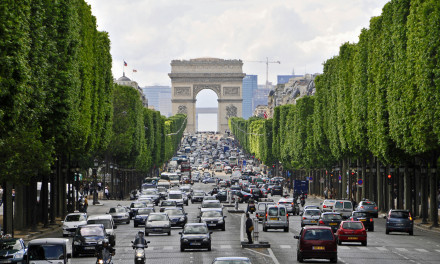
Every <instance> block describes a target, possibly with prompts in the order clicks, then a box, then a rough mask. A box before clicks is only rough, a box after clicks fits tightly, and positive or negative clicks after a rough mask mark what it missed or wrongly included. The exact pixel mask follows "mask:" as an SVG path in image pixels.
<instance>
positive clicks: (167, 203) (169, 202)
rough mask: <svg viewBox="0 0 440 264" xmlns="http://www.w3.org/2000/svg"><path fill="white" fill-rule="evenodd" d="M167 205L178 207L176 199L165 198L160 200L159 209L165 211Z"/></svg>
mask: <svg viewBox="0 0 440 264" xmlns="http://www.w3.org/2000/svg"><path fill="white" fill-rule="evenodd" d="M166 207H177V202H176V201H169V200H164V201H161V202H160V206H159V211H160V212H163V211H164V210H165V208H166Z"/></svg>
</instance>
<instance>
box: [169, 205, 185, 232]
mask: <svg viewBox="0 0 440 264" xmlns="http://www.w3.org/2000/svg"><path fill="white" fill-rule="evenodd" d="M164 213H166V214H167V215H168V218H170V222H171V226H180V227H182V228H183V227H184V226H185V224H186V223H187V222H188V217H187V213H185V212H184V211H183V209H182V207H174V208H173V207H169V208H165V210H164Z"/></svg>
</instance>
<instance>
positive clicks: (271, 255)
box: [267, 248, 280, 264]
mask: <svg viewBox="0 0 440 264" xmlns="http://www.w3.org/2000/svg"><path fill="white" fill-rule="evenodd" d="M267 251H269V255H270V257H271V258H272V260H273V263H275V264H280V263H279V262H278V259H277V258H276V257H275V254H274V253H273V251H272V249H271V248H268V249H267Z"/></svg>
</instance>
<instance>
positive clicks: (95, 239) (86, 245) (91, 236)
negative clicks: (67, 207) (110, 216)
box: [72, 224, 108, 257]
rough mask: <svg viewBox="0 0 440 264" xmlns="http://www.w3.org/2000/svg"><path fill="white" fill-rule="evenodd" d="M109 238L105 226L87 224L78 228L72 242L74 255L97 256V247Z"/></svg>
mask: <svg viewBox="0 0 440 264" xmlns="http://www.w3.org/2000/svg"><path fill="white" fill-rule="evenodd" d="M107 237H108V235H107V232H106V230H105V226H104V225H103V224H87V225H82V226H78V228H77V229H76V231H75V235H74V236H73V240H72V255H73V257H78V256H79V255H80V254H87V255H93V256H94V255H95V247H96V245H97V244H98V243H99V242H101V241H103V240H104V239H106V238H107Z"/></svg>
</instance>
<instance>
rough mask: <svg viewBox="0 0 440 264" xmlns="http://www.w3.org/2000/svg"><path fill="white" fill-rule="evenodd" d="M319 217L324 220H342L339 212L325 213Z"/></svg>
mask: <svg viewBox="0 0 440 264" xmlns="http://www.w3.org/2000/svg"><path fill="white" fill-rule="evenodd" d="M321 218H322V219H324V220H342V216H341V215H339V214H325V215H322V217H321Z"/></svg>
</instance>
